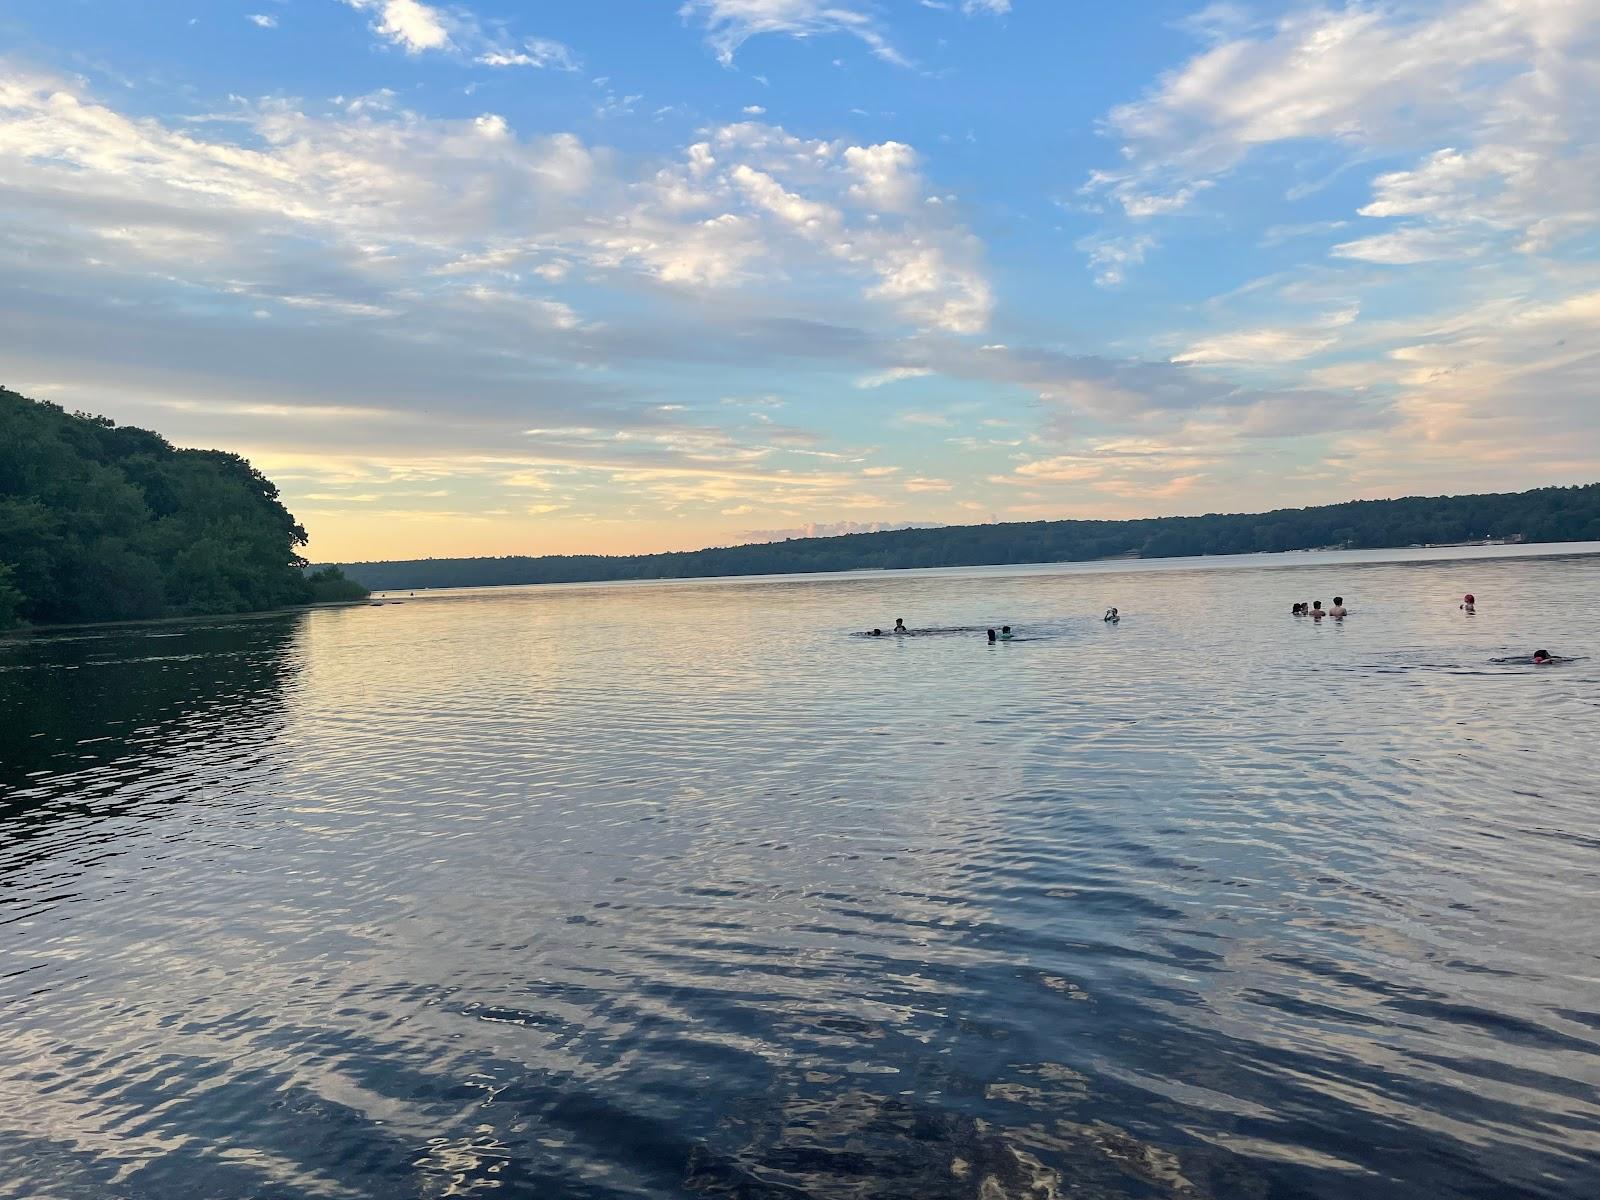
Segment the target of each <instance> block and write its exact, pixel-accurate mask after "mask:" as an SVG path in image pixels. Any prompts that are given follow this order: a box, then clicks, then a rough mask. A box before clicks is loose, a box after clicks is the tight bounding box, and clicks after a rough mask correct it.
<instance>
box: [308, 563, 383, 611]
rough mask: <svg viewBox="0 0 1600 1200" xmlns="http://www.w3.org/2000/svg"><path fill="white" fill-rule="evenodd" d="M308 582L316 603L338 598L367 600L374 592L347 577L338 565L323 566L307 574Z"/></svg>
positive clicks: (313, 600)
mask: <svg viewBox="0 0 1600 1200" xmlns="http://www.w3.org/2000/svg"><path fill="white" fill-rule="evenodd" d="M306 583H307V584H308V585H309V586H310V588H311V600H312V602H313V603H315V604H326V603H328V602H329V601H337V600H365V599H366V598H367V597H368V596H370V595H371V594H372V593H371V592H369V591H367V589H366V588H364V587H362V586H361V585H360V584H359V583H357V582H356V581H355V580H354V579H348V578H346V577H345V573H344V572H343V571H341V570H340V569H339V568H338V567H323V568H322V569H321V570H317V571H313V572H311V574H309V575H307V576H306Z"/></svg>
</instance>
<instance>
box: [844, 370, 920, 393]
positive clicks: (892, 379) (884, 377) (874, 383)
mask: <svg viewBox="0 0 1600 1200" xmlns="http://www.w3.org/2000/svg"><path fill="white" fill-rule="evenodd" d="M932 374H933V371H932V369H931V368H929V367H890V368H889V369H888V370H886V371H874V372H873V373H872V374H870V375H863V376H861V378H859V379H857V380H856V386H857V387H858V388H880V387H883V386H884V385H885V384H889V383H899V382H900V381H901V380H903V379H921V378H923V377H924V376H927V375H932Z"/></svg>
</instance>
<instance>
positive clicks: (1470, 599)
mask: <svg viewBox="0 0 1600 1200" xmlns="http://www.w3.org/2000/svg"><path fill="white" fill-rule="evenodd" d="M1477 602H1478V598H1477V597H1476V596H1474V595H1473V594H1472V593H1471V592H1468V593H1467V594H1466V595H1465V596H1463V597H1461V603H1463V604H1476V603H1477Z"/></svg>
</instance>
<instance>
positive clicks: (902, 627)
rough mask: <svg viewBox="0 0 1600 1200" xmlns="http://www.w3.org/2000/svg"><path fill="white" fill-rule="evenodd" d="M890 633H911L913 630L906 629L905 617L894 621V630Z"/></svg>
mask: <svg viewBox="0 0 1600 1200" xmlns="http://www.w3.org/2000/svg"><path fill="white" fill-rule="evenodd" d="M889 632H890V633H910V632H911V630H909V629H907V628H906V619H905V618H904V617H896V618H895V619H894V628H893V629H891V630H890V631H889Z"/></svg>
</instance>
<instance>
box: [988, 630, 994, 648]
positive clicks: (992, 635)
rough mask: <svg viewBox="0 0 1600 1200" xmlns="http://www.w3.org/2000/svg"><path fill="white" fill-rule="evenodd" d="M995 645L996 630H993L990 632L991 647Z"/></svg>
mask: <svg viewBox="0 0 1600 1200" xmlns="http://www.w3.org/2000/svg"><path fill="white" fill-rule="evenodd" d="M994 643H995V636H994V630H992V629H991V630H989V645H991V646H992V645H994Z"/></svg>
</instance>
